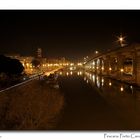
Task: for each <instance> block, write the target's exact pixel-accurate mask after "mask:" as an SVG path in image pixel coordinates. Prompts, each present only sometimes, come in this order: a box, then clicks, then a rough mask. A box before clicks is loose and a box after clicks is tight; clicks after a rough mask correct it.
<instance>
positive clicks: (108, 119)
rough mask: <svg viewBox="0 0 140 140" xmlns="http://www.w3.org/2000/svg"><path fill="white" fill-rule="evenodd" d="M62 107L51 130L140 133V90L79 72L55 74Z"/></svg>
mask: <svg viewBox="0 0 140 140" xmlns="http://www.w3.org/2000/svg"><path fill="white" fill-rule="evenodd" d="M58 73H59V78H58V79H59V85H60V90H61V93H62V94H63V96H64V105H63V109H62V110H61V115H60V116H59V120H58V122H57V124H56V127H54V129H53V130H140V121H139V118H140V90H139V89H138V88H136V87H133V86H132V85H127V84H124V83H121V82H118V81H116V80H111V79H108V78H105V77H101V76H97V75H95V74H92V73H89V72H83V71H59V72H58Z"/></svg>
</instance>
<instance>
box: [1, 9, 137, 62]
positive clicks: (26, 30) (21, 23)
mask: <svg viewBox="0 0 140 140" xmlns="http://www.w3.org/2000/svg"><path fill="white" fill-rule="evenodd" d="M121 33H122V34H123V35H125V36H126V40H127V43H128V44H131V43H139V42H140V11H134V10H133V11H119V10H117V11H107V10H106V11H102V10H98V11H96V10H83V11H79V10H75V11H73V10H70V11H66V10H59V11H57V10H40V11H31V10H30V11H26V10H24V11H16V10H15V11H0V53H1V54H7V53H19V54H21V55H25V56H29V55H32V56H35V54H36V50H37V48H38V47H40V48H42V50H43V56H44V57H47V58H53V57H55V58H61V57H65V58H66V59H69V60H81V59H82V58H83V57H84V56H86V55H90V54H92V53H94V51H95V50H98V51H100V52H102V51H104V50H108V49H113V48H115V47H119V44H118V42H116V40H117V36H119V35H120V34H121Z"/></svg>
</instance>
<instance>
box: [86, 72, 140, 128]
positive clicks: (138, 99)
mask: <svg viewBox="0 0 140 140" xmlns="http://www.w3.org/2000/svg"><path fill="white" fill-rule="evenodd" d="M84 76H85V77H86V78H84V79H87V80H88V81H89V83H90V84H91V86H93V88H96V89H97V90H98V92H99V94H100V95H101V96H102V97H103V98H104V99H105V100H106V101H107V102H108V103H109V104H110V105H112V106H113V107H115V108H116V109H117V111H118V112H119V115H120V117H121V118H123V119H124V120H125V121H128V122H129V123H130V124H131V122H132V124H131V125H132V126H133V128H134V129H137V128H140V124H139V123H138V122H139V117H140V88H138V87H134V86H132V85H129V84H125V83H122V82H119V81H116V80H112V79H109V78H105V77H103V76H99V75H95V74H91V73H88V72H85V73H84ZM93 94H94V93H93ZM130 120H131V122H130ZM132 120H133V121H132Z"/></svg>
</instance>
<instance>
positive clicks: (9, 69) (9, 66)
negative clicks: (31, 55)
mask: <svg viewBox="0 0 140 140" xmlns="http://www.w3.org/2000/svg"><path fill="white" fill-rule="evenodd" d="M23 70H24V67H23V65H22V64H21V62H20V61H19V60H17V59H11V58H9V57H6V56H4V55H0V73H6V74H7V75H13V74H17V75H18V74H21V73H22V72H23Z"/></svg>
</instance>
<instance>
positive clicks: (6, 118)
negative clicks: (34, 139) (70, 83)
mask: <svg viewBox="0 0 140 140" xmlns="http://www.w3.org/2000/svg"><path fill="white" fill-rule="evenodd" d="M63 104H64V97H63V95H62V94H61V92H60V90H59V89H54V88H51V87H49V85H47V84H46V83H42V81H40V80H33V81H31V82H29V83H28V84H24V85H21V86H18V87H16V88H13V89H11V90H8V91H5V92H3V93H2V94H0V130H47V129H53V127H54V122H55V124H56V121H57V119H56V118H59V117H58V116H59V113H60V112H61V110H62V108H63ZM56 116H57V117H56Z"/></svg>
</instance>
